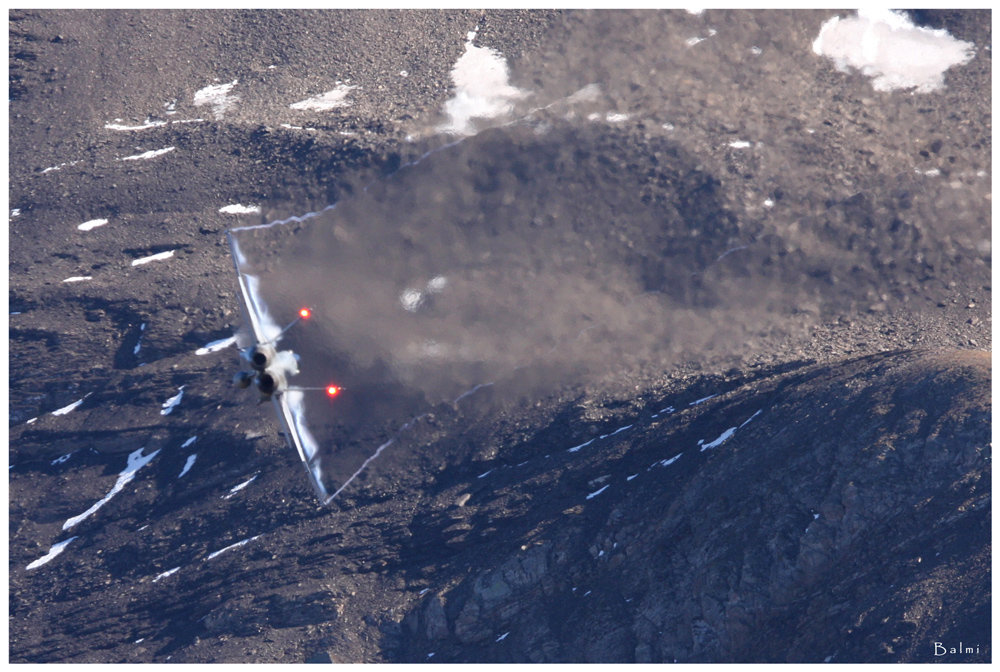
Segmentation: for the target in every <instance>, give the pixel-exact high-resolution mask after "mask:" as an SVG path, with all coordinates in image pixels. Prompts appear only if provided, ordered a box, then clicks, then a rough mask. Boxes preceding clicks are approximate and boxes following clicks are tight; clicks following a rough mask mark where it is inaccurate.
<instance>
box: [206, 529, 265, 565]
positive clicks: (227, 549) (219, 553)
mask: <svg viewBox="0 0 1000 672" xmlns="http://www.w3.org/2000/svg"><path fill="white" fill-rule="evenodd" d="M260 537H261V535H259V534H258V535H257V536H256V537H250V538H249V539H244V540H243V541H237V542H236V543H235V544H230V545H229V546H226V547H225V548H223V549H220V550H218V551H216V552H215V553H211V554H209V556H208V557H207V558H205V559H206V560H211V559H212V558H215V557H218V556H220V555H222V554H223V553H225V552H226V551H229V550H232V549H234V548H239V547H240V546H246V545H247V544H249V543H250V542H251V541H254V540H255V539H260Z"/></svg>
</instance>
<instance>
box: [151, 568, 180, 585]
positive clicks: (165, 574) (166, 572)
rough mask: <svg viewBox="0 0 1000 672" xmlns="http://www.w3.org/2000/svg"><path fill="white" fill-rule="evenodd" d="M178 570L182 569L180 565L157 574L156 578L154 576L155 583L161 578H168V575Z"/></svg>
mask: <svg viewBox="0 0 1000 672" xmlns="http://www.w3.org/2000/svg"><path fill="white" fill-rule="evenodd" d="M178 570H180V567H174V568H173V569H168V570H167V571H165V572H163V573H162V574H157V575H156V578H154V579H153V583H156V582H157V581H159V580H160V579H165V578H167V577H168V576H170V575H171V574H174V573H176V572H177V571H178Z"/></svg>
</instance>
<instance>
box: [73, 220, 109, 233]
mask: <svg viewBox="0 0 1000 672" xmlns="http://www.w3.org/2000/svg"><path fill="white" fill-rule="evenodd" d="M107 223H108V220H106V219H91V220H90V221H87V222H84V223H83V224H81V225H79V226H78V227H76V228H78V229H80V230H81V231H90V230H91V229H96V228H97V227H99V226H104V225H105V224H107Z"/></svg>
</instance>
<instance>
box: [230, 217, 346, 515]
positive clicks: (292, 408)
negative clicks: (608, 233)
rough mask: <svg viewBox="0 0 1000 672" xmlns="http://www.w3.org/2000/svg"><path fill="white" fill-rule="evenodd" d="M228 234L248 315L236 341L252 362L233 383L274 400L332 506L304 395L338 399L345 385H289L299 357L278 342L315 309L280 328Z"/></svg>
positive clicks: (325, 500) (305, 310) (311, 474)
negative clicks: (317, 393) (315, 393)
mask: <svg viewBox="0 0 1000 672" xmlns="http://www.w3.org/2000/svg"><path fill="white" fill-rule="evenodd" d="M226 236H227V237H228V239H229V250H230V252H231V253H232V256H233V265H234V266H235V267H236V279H237V283H238V284H239V288H240V292H239V294H240V305H241V309H242V313H243V324H244V328H243V329H241V330H238V331H237V333H236V345H237V347H238V348H239V350H240V357H241V359H243V360H244V361H245V362H246V363H247V364H249V366H250V370H249V371H246V370H243V371H240V372H239V373H237V374H236V375H235V376H234V377H233V384H235V385H236V386H237V387H240V388H248V387H250V385H255V386H256V388H257V390H258V392H259V393H260V400H259V402H258V403H264V402H266V401H268V400H270V401H272V402H273V403H274V408H275V410H276V411H277V412H278V418H279V420H281V425H282V427H283V429H284V432H285V439H286V440H287V441H288V445H289V446H291V447H293V448H295V450H296V451H297V452H298V454H299V458H300V459H301V460H302V463H303V464H304V465H305V468H306V472H307V473H308V474H309V478H310V480H311V481H312V484H313V487H314V488H315V490H316V494H317V495H318V496H319V499H320V501H321V502H322V503H323V504H328V503H329V502H330V500H331V499H332V498H333V496H332V494H331V493H330V490H329V488H328V487H327V486H326V485H325V484H324V480H323V475H322V470H321V464H320V456H319V445H318V444H317V442H316V440H315V438H313V435H312V434H311V433H310V432H309V428H308V427H306V423H305V404H304V399H305V393H306V392H310V391H314V390H322V391H325V392H326V393H327V395H329V396H330V397H335V396H337V395H338V394H340V392H341V390H342V389H343V388H341V387H338V386H336V385H328V386H327V387H325V388H321V387H293V386H291V385H289V384H288V379H289V378H290V377H292V376H294V375H296V374H297V373H298V372H299V356H298V355H296V354H295V353H294V352H292V351H291V350H279V349H278V347H277V346H278V342H279V341H280V340H281V337H282V336H283V335H284V334H285V332H286V331H288V330H289V329H290V328H291V327H293V326H294V325H295V324H296V323H298V322H299V321H300V320H305V319H309V317H310V315H311V311H310V309H309V308H303V309H301V310H300V311H299V315H298V317H296V318H295V319H294V320H293V321H292V322H291V323H290V324H289V325H288V326H286V327H285V328H281V327H279V326H278V323H277V322H275V321H274V319H273V318H272V317H271V314H270V312H269V311H268V309H267V305H266V304H265V303H264V301H263V299H262V297H261V295H260V291H259V287H260V280H259V278H257V277H256V276H253V275H248V274H246V273H244V272H243V268H244V267H245V266H246V258H245V257H244V256H243V253H242V252H241V251H240V247H239V243H238V242H237V241H236V237H235V236H233V234H232V233H230V232H227V233H226Z"/></svg>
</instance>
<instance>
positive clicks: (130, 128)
mask: <svg viewBox="0 0 1000 672" xmlns="http://www.w3.org/2000/svg"><path fill="white" fill-rule="evenodd" d="M115 121H121V119H115ZM166 125H167V122H165V121H150V120H149V119H147V120H146V121H145V122H143V123H142V124H140V125H139V126H125V125H123V124H104V128H106V129H108V130H111V131H144V130H146V129H147V128H156V127H157V126H166Z"/></svg>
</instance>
